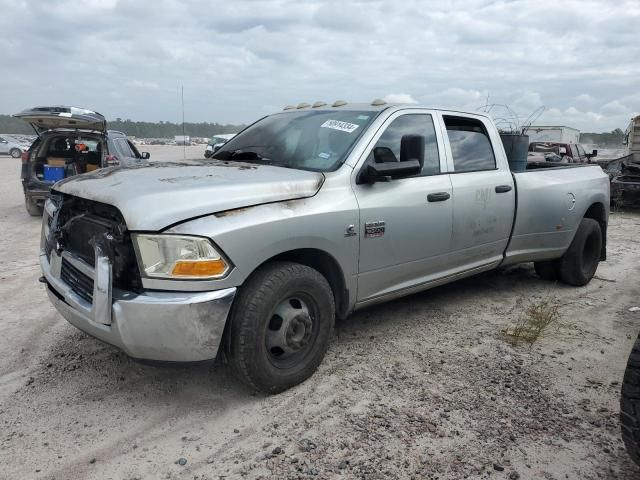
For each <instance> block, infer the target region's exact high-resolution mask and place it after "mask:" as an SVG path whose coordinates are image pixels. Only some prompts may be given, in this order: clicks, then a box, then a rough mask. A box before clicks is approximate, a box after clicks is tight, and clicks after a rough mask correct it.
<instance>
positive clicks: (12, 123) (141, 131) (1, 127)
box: [0, 115, 624, 147]
mask: <svg viewBox="0 0 640 480" xmlns="http://www.w3.org/2000/svg"><path fill="white" fill-rule="evenodd" d="M107 124H108V127H109V129H112V130H119V131H121V132H124V133H125V134H127V135H131V136H135V137H138V138H173V137H174V136H175V135H182V124H181V123H173V122H162V121H160V122H134V121H133V120H129V119H127V120H122V119H121V118H116V119H115V120H111V121H108V122H107ZM243 128H244V125H232V124H222V123H209V122H201V123H189V122H185V124H184V132H185V135H189V136H191V137H205V138H209V137H211V136H213V135H217V134H220V133H236V132H239V131H240V130H241V129H243ZM0 133H7V134H11V133H14V134H15V133H18V134H26V135H29V134H33V130H32V129H31V126H30V125H29V124H27V122H25V121H23V120H20V119H19V118H14V117H12V116H10V115H0ZM623 141H624V132H623V131H622V130H621V129H619V128H616V129H615V130H613V131H611V132H609V133H606V132H605V133H586V132H585V133H581V134H580V143H595V144H597V145H600V146H609V147H619V146H622V142H623Z"/></svg>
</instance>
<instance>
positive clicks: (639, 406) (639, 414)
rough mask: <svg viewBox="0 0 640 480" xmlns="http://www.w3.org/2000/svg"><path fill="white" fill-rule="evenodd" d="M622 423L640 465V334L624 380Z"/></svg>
mask: <svg viewBox="0 0 640 480" xmlns="http://www.w3.org/2000/svg"><path fill="white" fill-rule="evenodd" d="M620 424H621V430H622V440H623V441H624V444H625V447H626V448H627V452H628V453H629V455H630V456H631V458H632V459H633V461H634V462H636V463H637V464H638V465H640V335H638V338H637V340H636V342H635V345H634V347H633V350H632V351H631V354H630V355H629V361H628V362H627V369H626V371H625V375H624V380H623V382H622V393H621V398H620Z"/></svg>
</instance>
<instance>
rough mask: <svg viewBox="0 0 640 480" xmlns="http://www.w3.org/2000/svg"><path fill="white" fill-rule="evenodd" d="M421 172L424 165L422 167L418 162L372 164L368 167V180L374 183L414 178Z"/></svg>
mask: <svg viewBox="0 0 640 480" xmlns="http://www.w3.org/2000/svg"><path fill="white" fill-rule="evenodd" d="M421 170H422V165H420V162H418V160H407V161H405V162H392V163H372V164H369V165H368V166H367V170H366V171H367V175H366V178H367V179H369V181H370V182H372V183H373V182H376V181H378V180H380V179H382V178H386V177H391V178H404V177H412V176H413V175H417V174H419V173H420V171H421ZM365 183H367V182H365Z"/></svg>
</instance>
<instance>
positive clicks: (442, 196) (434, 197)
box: [427, 192, 451, 202]
mask: <svg viewBox="0 0 640 480" xmlns="http://www.w3.org/2000/svg"><path fill="white" fill-rule="evenodd" d="M450 197H451V195H449V194H448V193H447V192H438V193H430V194H429V195H427V200H429V201H430V202H444V201H445V200H449V198H450Z"/></svg>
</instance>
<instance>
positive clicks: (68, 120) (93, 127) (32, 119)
mask: <svg viewBox="0 0 640 480" xmlns="http://www.w3.org/2000/svg"><path fill="white" fill-rule="evenodd" d="M14 117H17V118H21V119H22V120H24V121H25V122H28V123H29V124H31V126H32V127H33V129H34V130H35V131H36V133H37V134H38V135H40V134H41V133H42V132H46V131H48V130H54V129H68V130H86V131H94V132H101V133H106V131H107V121H106V119H105V118H104V117H103V116H102V115H100V114H99V113H97V112H94V111H92V110H87V109H84V108H77V107H64V106H56V107H34V108H28V109H26V110H23V111H22V112H20V113H16V114H15V115H14Z"/></svg>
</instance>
